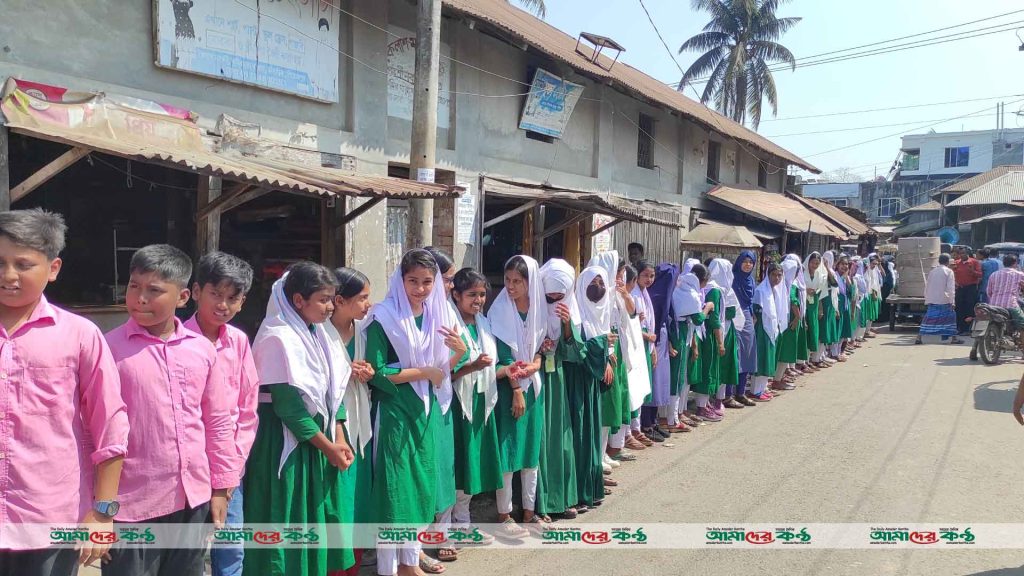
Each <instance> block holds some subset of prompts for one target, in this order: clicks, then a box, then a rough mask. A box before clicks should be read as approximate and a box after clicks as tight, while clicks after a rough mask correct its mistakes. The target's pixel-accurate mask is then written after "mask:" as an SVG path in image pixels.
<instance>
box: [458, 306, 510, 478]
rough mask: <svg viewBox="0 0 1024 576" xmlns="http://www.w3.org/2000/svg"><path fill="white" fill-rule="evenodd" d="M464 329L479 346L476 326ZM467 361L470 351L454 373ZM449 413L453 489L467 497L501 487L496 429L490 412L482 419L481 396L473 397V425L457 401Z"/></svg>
mask: <svg viewBox="0 0 1024 576" xmlns="http://www.w3.org/2000/svg"><path fill="white" fill-rule="evenodd" d="M466 328H467V330H468V331H469V335H470V337H471V338H473V339H474V340H476V341H477V342H478V343H479V340H480V335H479V333H478V332H477V327H476V324H468V325H466ZM469 360H470V358H469V352H466V355H465V356H464V357H463V358H462V361H460V363H459V366H456V370H458V369H459V368H461V367H462V365H464V364H465V363H466V362H468V361H469ZM495 409H497V406H495ZM451 412H452V420H453V421H454V425H455V488H456V489H458V490H462V491H463V492H465V493H466V494H469V495H474V494H480V493H483V492H491V491H493V490H497V489H498V488H501V487H502V481H501V457H500V455H499V451H498V426H497V421H496V420H495V416H494V414H493V413H492V414H491V416H490V418H487V419H486V420H485V416H486V412H487V404H486V399H485V395H484V393H483V392H474V394H473V414H472V416H473V421H472V422H471V421H469V420H467V419H466V417H465V415H464V414H463V411H462V404H461V403H460V402H459V401H458V399H454V400H453V401H452V409H451Z"/></svg>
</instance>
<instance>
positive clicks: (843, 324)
mask: <svg viewBox="0 0 1024 576" xmlns="http://www.w3.org/2000/svg"><path fill="white" fill-rule="evenodd" d="M849 273H850V260H849V259H848V258H847V257H846V256H842V257H840V258H839V262H837V263H836V279H837V281H838V282H839V338H840V340H839V344H838V347H837V349H836V351H837V354H836V359H837V360H839V361H840V362H846V360H847V357H846V352H845V346H846V343H847V342H849V341H850V340H852V339H853V316H852V307H853V306H852V303H853V296H854V294H855V292H856V287H855V286H854V283H853V281H852V278H850V276H849Z"/></svg>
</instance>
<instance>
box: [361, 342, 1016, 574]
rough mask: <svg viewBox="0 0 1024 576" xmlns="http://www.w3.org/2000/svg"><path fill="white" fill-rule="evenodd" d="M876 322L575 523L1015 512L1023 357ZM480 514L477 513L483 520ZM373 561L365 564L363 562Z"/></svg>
mask: <svg viewBox="0 0 1024 576" xmlns="http://www.w3.org/2000/svg"><path fill="white" fill-rule="evenodd" d="M912 340H913V336H912V335H910V334H906V333H904V334H896V335H888V334H882V335H880V336H879V338H877V339H874V340H873V341H871V343H870V344H868V346H866V347H865V348H862V349H861V351H859V352H858V353H857V354H856V355H855V356H854V357H853V358H852V359H851V361H850V362H848V363H846V364H841V365H838V366H837V367H835V368H832V369H830V370H827V371H823V372H819V373H817V374H815V375H812V376H809V377H805V378H803V379H802V380H801V381H800V382H799V383H798V385H799V388H798V389H797V390H795V391H791V392H789V393H787V394H786V395H785V396H784V397H782V398H779V399H777V400H775V401H772V402H770V403H768V404H762V405H759V406H757V407H755V408H746V409H743V410H740V411H734V410H730V411H729V412H728V414H727V418H726V420H725V421H724V422H721V423H718V424H711V425H706V426H703V427H701V428H700V429H698V430H697V431H695V432H694V433H691V434H686V435H682V436H683V437H682V438H680V436H681V435H675V436H674V439H673V441H674V442H675V444H676V446H675V447H672V448H665V447H661V446H655V447H653V448H649V449H647V450H644V451H642V452H640V453H639V456H640V458H639V459H638V460H637V461H636V462H632V463H626V464H624V465H623V466H622V467H620V468H619V469H618V470H616V471H615V473H614V475H613V478H615V479H616V480H618V481H619V483H620V486H619V487H618V488H616V489H615V490H616V491H615V493H614V494H613V495H612V496H611V497H609V499H608V500H607V501H606V503H605V505H604V506H602V507H601V508H599V509H597V510H595V511H592V512H589V513H588V514H586V515H585V516H583V517H581V518H580V520H586V521H587V522H616V521H619V522H633V523H636V522H699V523H706V524H708V525H718V526H722V525H742V524H744V523H758V522H771V523H776V522H780V521H786V522H788V523H791V524H799V523H827V522H869V523H876V522H877V523H881V524H885V525H893V524H899V523H903V524H908V523H914V522H955V523H958V524H960V525H963V524H965V523H966V524H970V523H986V522H992V523H1000V522H1024V428H1021V427H1020V426H1018V425H1017V424H1016V422H1015V421H1014V420H1013V417H1012V415H1011V402H1012V400H1013V395H1014V393H1015V391H1016V388H1017V382H1018V380H1019V379H1020V376H1021V372H1022V368H1024V362H1021V361H1020V360H1019V358H1011V361H1010V362H1008V363H1005V364H1003V365H1000V366H994V367H992V366H983V365H980V364H977V363H972V362H970V361H969V360H968V359H967V354H968V351H969V347H968V346H949V345H939V344H932V345H928V344H926V345H923V346H914V345H913V344H912ZM482 520H484V521H487V520H488V519H487V518H483V519H482ZM447 568H448V570H447V573H448V574H450V575H453V576H460V575H470V574H473V575H475V574H530V575H542V574H561V575H567V574H636V575H668V574H695V575H696V574H714V575H717V574H722V575H754V574H771V575H777V574H787V575H800V576H814V575H827V576H840V575H846V574H851V575H853V574H856V575H862V574H866V575H889V574H893V575H895V574H899V575H903V574H922V575H925V574H926V575H929V576H938V575H967V574H973V575H985V576H997V575H998V576H1009V575H1011V574H1024V542H1022V550H976V549H975V550H970V549H964V548H962V547H961V548H958V549H956V550H943V551H939V550H930V549H925V550H884V551H882V550H879V551H876V550H821V549H819V550H802V551H795V550H794V551H789V550H785V551H783V550H778V551H742V550H723V549H704V550H690V551H686V550H642V551H639V550H637V551H633V550H631V551H615V550H607V551H600V552H595V551H593V550H588V551H557V552H556V551H547V550H536V549H534V550H518V551H499V550H490V551H489V550H486V549H483V550H472V551H466V552H463V554H462V555H461V558H460V559H459V560H458V561H457V562H454V563H451V564H448V565H447ZM367 572H369V571H367Z"/></svg>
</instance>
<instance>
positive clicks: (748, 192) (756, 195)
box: [707, 186, 849, 240]
mask: <svg viewBox="0 0 1024 576" xmlns="http://www.w3.org/2000/svg"><path fill="white" fill-rule="evenodd" d="M707 197H708V198H709V199H711V200H713V201H715V202H717V203H719V204H721V205H723V206H725V207H727V208H731V209H733V210H736V211H737V212H742V213H743V214H746V215H747V216H750V217H752V218H756V219H758V220H764V221H766V222H772V223H774V224H779V225H782V226H783V227H785V229H786V230H788V231H790V232H798V233H799V232H808V231H810V232H812V233H814V234H818V235H821V236H831V237H833V238H838V239H840V240H845V239H846V238H847V237H848V236H849V234H848V233H847V231H846V230H843V229H841V228H840V227H838V226H836V225H834V224H832V223H831V222H829V221H828V220H826V219H825V218H824V217H823V216H821V215H819V214H818V213H816V212H814V211H812V210H811V209H810V208H808V207H807V206H805V205H804V204H802V203H800V202H797V201H796V200H793V199H792V198H789V197H787V196H786V195H785V194H778V193H774V192H766V191H764V190H753V189H747V188H732V187H729V186H716V187H715V188H713V189H711V191H710V192H708V193H707Z"/></svg>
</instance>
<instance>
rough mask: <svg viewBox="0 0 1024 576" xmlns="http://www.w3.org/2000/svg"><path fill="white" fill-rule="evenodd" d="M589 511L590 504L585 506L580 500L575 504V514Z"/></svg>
mask: <svg viewBox="0 0 1024 576" xmlns="http://www.w3.org/2000/svg"><path fill="white" fill-rule="evenodd" d="M589 511H590V506H587V505H586V504H584V503H582V502H580V503H579V504H577V505H576V513H577V514H586V513H587V512H589Z"/></svg>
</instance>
